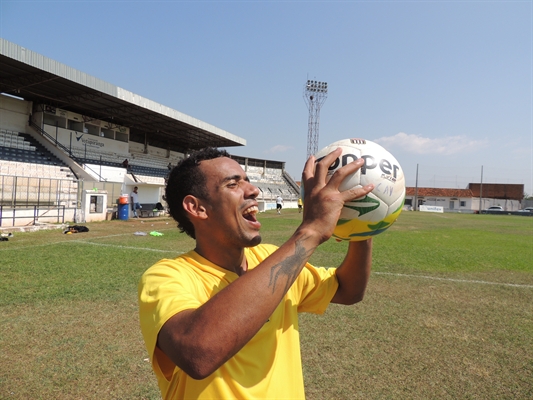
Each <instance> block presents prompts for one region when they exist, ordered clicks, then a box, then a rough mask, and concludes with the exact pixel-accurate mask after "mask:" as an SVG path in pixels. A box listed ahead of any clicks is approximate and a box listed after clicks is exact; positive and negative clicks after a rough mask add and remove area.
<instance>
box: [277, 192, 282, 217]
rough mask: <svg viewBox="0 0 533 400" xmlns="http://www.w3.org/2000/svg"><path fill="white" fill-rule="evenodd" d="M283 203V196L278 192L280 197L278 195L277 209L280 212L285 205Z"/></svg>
mask: <svg viewBox="0 0 533 400" xmlns="http://www.w3.org/2000/svg"><path fill="white" fill-rule="evenodd" d="M282 204H283V197H281V196H280V195H279V194H278V197H276V210H278V214H281V208H282V207H283V206H282Z"/></svg>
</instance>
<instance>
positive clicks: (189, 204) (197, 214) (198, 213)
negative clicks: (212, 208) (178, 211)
mask: <svg viewBox="0 0 533 400" xmlns="http://www.w3.org/2000/svg"><path fill="white" fill-rule="evenodd" d="M183 208H184V209H185V211H186V212H188V213H189V215H190V217H192V218H200V219H206V218H207V212H206V209H205V207H204V206H203V205H202V204H201V201H200V200H199V199H198V198H197V197H194V196H193V195H190V194H188V195H187V196H185V198H184V199H183Z"/></svg>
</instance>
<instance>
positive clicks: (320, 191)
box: [299, 148, 374, 245]
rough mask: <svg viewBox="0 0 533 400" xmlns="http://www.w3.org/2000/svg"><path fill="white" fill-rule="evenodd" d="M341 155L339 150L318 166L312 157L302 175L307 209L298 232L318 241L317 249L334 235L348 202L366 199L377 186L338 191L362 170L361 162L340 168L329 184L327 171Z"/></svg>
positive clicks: (354, 162)
mask: <svg viewBox="0 0 533 400" xmlns="http://www.w3.org/2000/svg"><path fill="white" fill-rule="evenodd" d="M341 154H342V149H341V148H337V149H336V150H334V151H332V152H331V153H329V154H328V155H327V156H326V157H324V158H323V159H322V160H320V161H319V162H316V160H315V157H314V156H311V157H309V159H308V160H307V163H306V164H305V168H304V171H303V174H302V185H304V196H305V197H304V204H305V208H304V216H303V222H302V224H301V225H300V228H299V229H300V230H305V231H307V232H308V233H309V234H311V235H312V236H314V237H316V240H317V241H318V243H317V245H318V244H321V243H323V242H325V241H326V240H328V239H329V238H330V237H331V235H332V234H333V230H334V229H335V226H336V224H337V221H338V219H339V216H340V213H341V210H342V207H343V206H344V203H345V202H347V201H351V200H354V199H357V198H359V197H363V196H365V195H366V194H367V193H369V192H371V191H372V189H374V185H372V184H370V185H367V186H365V187H355V188H352V189H349V190H346V191H343V192H340V191H339V186H340V184H341V183H342V181H343V180H344V179H345V178H346V177H347V176H349V175H351V174H353V173H354V172H356V171H357V170H358V169H359V168H361V167H362V166H363V164H364V160H363V159H361V158H359V159H357V160H356V161H353V162H351V163H349V164H348V165H345V166H344V167H342V168H339V169H338V170H337V171H335V173H334V174H333V175H332V176H331V178H330V179H329V181H328V179H327V178H328V167H329V166H330V165H331V164H333V162H334V161H335V160H336V159H337V158H338V157H340V155H341Z"/></svg>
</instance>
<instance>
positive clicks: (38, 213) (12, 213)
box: [0, 205, 75, 227]
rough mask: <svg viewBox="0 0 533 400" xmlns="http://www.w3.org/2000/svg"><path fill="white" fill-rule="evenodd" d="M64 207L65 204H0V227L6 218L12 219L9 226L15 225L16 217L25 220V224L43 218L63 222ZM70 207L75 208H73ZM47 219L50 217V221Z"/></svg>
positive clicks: (37, 221)
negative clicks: (14, 205) (48, 206)
mask: <svg viewBox="0 0 533 400" xmlns="http://www.w3.org/2000/svg"><path fill="white" fill-rule="evenodd" d="M66 209H67V208H66V207H65V206H58V207H53V208H41V207H39V206H33V207H23V208H13V207H4V206H2V205H0V227H2V222H3V221H6V220H12V221H13V223H12V225H10V226H16V224H15V220H17V219H24V220H26V221H27V223H26V225H27V226H29V225H37V224H38V223H39V222H42V220H43V219H44V220H47V222H50V223H57V224H59V223H61V224H64V223H65V211H66ZM72 209H73V210H75V209H74V208H72ZM6 214H7V215H6ZM17 214H18V215H17ZM49 219H52V221H48V220H49ZM4 225H5V224H4Z"/></svg>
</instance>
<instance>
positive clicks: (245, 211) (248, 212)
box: [242, 206, 259, 215]
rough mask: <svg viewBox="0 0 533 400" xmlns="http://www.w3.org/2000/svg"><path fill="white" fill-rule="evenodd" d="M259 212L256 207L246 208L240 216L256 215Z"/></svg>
mask: <svg viewBox="0 0 533 400" xmlns="http://www.w3.org/2000/svg"><path fill="white" fill-rule="evenodd" d="M258 211H259V208H258V207H257V206H252V207H250V208H247V209H246V210H244V212H243V213H242V215H246V214H257V213H258Z"/></svg>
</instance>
